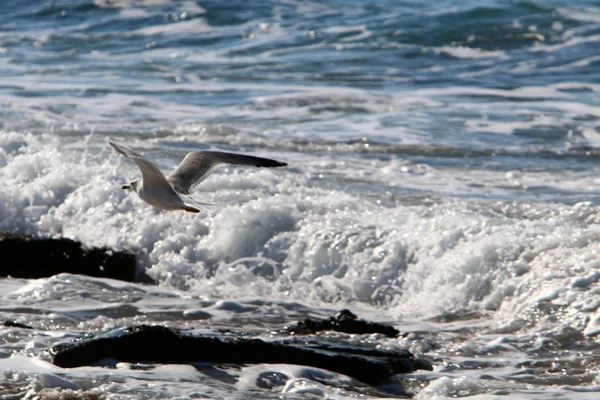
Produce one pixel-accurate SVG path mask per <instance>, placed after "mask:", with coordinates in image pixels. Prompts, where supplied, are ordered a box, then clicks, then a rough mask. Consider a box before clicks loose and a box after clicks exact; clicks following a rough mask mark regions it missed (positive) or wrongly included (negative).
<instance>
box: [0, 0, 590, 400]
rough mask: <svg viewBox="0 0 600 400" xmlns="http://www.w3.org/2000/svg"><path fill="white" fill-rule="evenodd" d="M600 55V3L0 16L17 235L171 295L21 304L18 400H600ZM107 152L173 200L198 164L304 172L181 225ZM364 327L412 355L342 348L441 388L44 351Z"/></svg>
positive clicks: (6, 186)
mask: <svg viewBox="0 0 600 400" xmlns="http://www.w3.org/2000/svg"><path fill="white" fill-rule="evenodd" d="M599 49H600V6H599V5H598V3H597V2H595V1H589V0H577V1H565V0H548V1H511V2H509V1H491V0H490V1H487V0H484V1H473V0H466V1H458V0H445V1H441V2H429V1H418V0H414V1H404V0H403V1H391V0H381V1H367V0H364V1H358V0H350V1H348V0H345V1H339V0H322V1H316V0H307V1H287V0H279V1H275V0H265V1H255V2H246V1H240V0H234V1H228V2H221V1H201V0H194V1H192V0H188V1H175V0H146V1H143V0H70V1H66V0H65V1H62V0H58V1H56V0H53V1H50V0H32V1H20V0H0V182H1V184H2V189H1V190H0V231H2V232H10V233H22V234H32V235H39V236H57V237H67V238H72V239H76V240H79V241H81V242H82V243H84V244H85V245H86V246H107V247H110V248H113V249H116V250H127V251H132V252H135V254H136V256H137V260H138V268H139V270H140V271H145V273H147V274H148V275H149V276H150V277H151V278H153V279H154V280H155V281H156V282H157V285H154V286H152V285H150V286H149V285H142V284H133V283H123V282H118V281H113V280H110V279H98V278H90V277H85V276H80V275H70V274H60V275H56V276H53V277H50V278H45V279H36V280H26V279H11V278H7V279H2V280H0V298H1V299H2V300H1V303H0V316H1V317H2V318H3V319H11V320H16V321H19V322H22V323H25V324H29V325H32V326H33V327H34V328H35V329H34V330H25V329H15V328H5V329H2V330H0V388H1V393H0V396H2V398H5V399H9V398H26V399H55V398H75V399H79V398H80V399H84V398H106V399H154V398H177V399H191V398H253V399H263V398H273V399H275V398H335V399H347V398H359V397H361V398H381V397H395V396H399V394H398V393H401V391H400V390H398V388H399V387H403V388H404V389H405V390H406V391H407V392H409V393H410V394H411V395H412V396H414V397H415V398H417V399H419V400H425V399H449V398H455V397H465V398H469V399H597V398H600V376H599V373H600V361H599V360H600V343H599V342H598V335H600V254H599V249H600V247H599V245H600V178H599V176H600V162H599V161H600V52H599V51H598V50H599ZM108 140H114V141H116V142H118V143H121V144H125V145H128V146H131V147H133V148H135V149H136V150H137V151H139V152H141V153H143V154H144V155H145V156H146V157H147V158H148V159H150V160H151V161H153V162H154V163H155V164H156V165H157V166H158V167H159V168H160V169H161V170H163V171H165V172H166V173H167V172H169V171H171V170H173V169H174V168H175V167H176V166H177V165H178V163H179V162H180V160H181V159H182V157H183V156H184V155H185V154H186V153H187V152H189V151H196V150H221V151H233V152H240V153H245V154H251V155H255V156H261V157H268V158H273V159H276V160H279V161H284V162H287V163H288V164H289V165H288V167H286V168H277V169H256V168H247V167H239V168H238V167H221V168H220V169H218V170H216V171H215V172H214V173H213V175H211V176H210V177H209V179H207V180H206V181H204V182H203V183H201V184H200V185H199V186H198V187H197V188H196V189H195V191H194V192H193V197H194V198H196V199H197V200H198V201H201V202H205V203H211V204H213V206H211V207H209V208H208V209H207V210H203V211H202V212H201V213H200V214H188V213H183V212H165V211H160V210H157V209H154V208H152V207H151V206H149V205H147V204H145V203H143V202H142V201H141V200H140V199H139V198H138V197H137V196H135V195H134V194H132V193H127V192H124V191H123V190H122V189H121V186H122V185H123V184H125V183H128V182H130V181H131V180H133V179H136V178H138V177H139V171H138V169H137V167H136V166H135V164H133V163H132V162H131V161H130V160H128V159H126V158H125V157H123V156H121V155H120V154H117V153H116V152H115V151H114V150H113V149H112V148H111V147H110V146H109V145H108V143H107V141H108ZM0 262H1V263H7V262H11V261H8V260H6V259H4V260H1V261H0ZM343 308H349V309H351V310H352V311H353V312H355V313H356V314H357V315H358V316H359V317H361V318H364V319H368V320H373V321H378V322H383V323H387V324H391V325H393V326H394V327H396V328H397V329H399V330H401V331H402V332H403V335H402V336H401V337H400V338H397V339H387V338H383V337H381V336H379V335H366V336H353V335H345V334H333V333H329V334H324V335H325V336H326V337H327V338H328V339H330V340H338V341H344V342H361V343H371V344H372V345H377V346H379V347H380V348H384V349H390V350H393V349H399V348H407V349H409V350H410V351H412V352H413V353H415V354H416V355H417V356H419V357H424V358H427V359H429V360H431V362H432V363H433V365H434V370H433V371H431V372H429V371H417V372H415V373H413V374H408V375H402V376H397V377H394V379H392V380H391V381H390V382H387V383H385V384H384V385H382V386H381V387H378V388H368V387H365V386H364V385H361V384H359V383H357V382H352V381H351V380H350V379H349V378H348V377H345V376H342V375H338V374H335V373H331V372H328V371H323V370H317V369H314V368H308V367H302V366H293V365H247V366H243V367H239V366H238V367H223V370H222V371H223V372H222V376H221V375H216V376H215V375H214V374H213V375H210V376H209V375H206V374H204V373H202V372H201V370H198V369H196V368H194V367H193V366H190V365H155V366H145V367H143V368H142V367H140V366H136V365H131V364H128V363H118V364H116V367H115V368H103V367H82V368H75V369H62V368H59V367H56V366H54V365H52V364H51V363H49V360H50V357H49V355H48V352H47V350H48V349H49V347H51V346H52V345H53V344H56V343H59V342H64V341H68V340H71V339H73V338H77V337H81V336H83V335H84V334H86V333H87V332H90V331H92V332H93V331H99V330H106V329H111V328H116V327H123V326H129V325H133V324H139V323H150V324H162V325H167V326H173V327H177V328H185V329H192V330H199V331H208V330H213V331H214V330H215V329H218V328H230V329H236V330H246V331H248V332H252V333H253V334H256V335H259V337H261V336H265V335H266V336H268V335H269V332H271V331H275V330H277V329H280V328H281V327H283V326H285V325H288V324H293V323H295V322H296V321H298V320H300V319H303V318H306V317H313V318H326V317H328V316H330V315H332V314H333V313H335V312H337V311H339V310H341V309H343ZM265 374H267V375H269V374H271V375H272V376H277V377H279V378H280V379H275V380H274V381H272V382H271V383H272V384H270V385H267V386H265V385H259V384H258V383H257V382H259V381H260V377H261V376H265ZM61 396H62V397H61ZM69 396H71V397H69Z"/></svg>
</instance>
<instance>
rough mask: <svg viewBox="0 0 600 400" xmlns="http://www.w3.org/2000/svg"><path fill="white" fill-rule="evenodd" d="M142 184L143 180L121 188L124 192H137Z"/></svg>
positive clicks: (137, 180)
mask: <svg viewBox="0 0 600 400" xmlns="http://www.w3.org/2000/svg"><path fill="white" fill-rule="evenodd" d="M140 183H142V181H141V179H136V180H135V181H133V182H131V183H130V184H128V185H123V186H122V187H121V188H122V189H123V190H131V191H134V192H137V191H138V187H139V186H140Z"/></svg>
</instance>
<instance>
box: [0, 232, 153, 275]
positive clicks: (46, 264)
mask: <svg viewBox="0 0 600 400" xmlns="http://www.w3.org/2000/svg"><path fill="white" fill-rule="evenodd" d="M0 259H2V260H4V261H3V262H2V263H1V265H0V276H12V277H14V278H34V279H35V278H46V277H50V276H52V275H56V274H60V273H63V272H66V273H71V274H81V275H88V276H94V277H98V278H112V279H118V280H122V281H127V282H145V283H150V282H151V280H150V278H148V277H147V276H146V275H145V274H143V273H142V274H138V273H137V272H136V262H135V255H134V254H132V253H129V252H125V251H114V250H110V249H107V248H96V247H94V248H84V247H83V246H82V245H81V243H80V242H77V241H75V240H71V239H65V238H41V237H32V236H27V235H16V234H7V233H0Z"/></svg>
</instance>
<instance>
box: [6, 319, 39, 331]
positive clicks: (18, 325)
mask: <svg viewBox="0 0 600 400" xmlns="http://www.w3.org/2000/svg"><path fill="white" fill-rule="evenodd" d="M2 326H4V327H6V328H21V329H33V327H32V326H29V325H27V324H24V323H21V322H18V321H13V320H10V319H7V320H6V321H4V322H3V323H2Z"/></svg>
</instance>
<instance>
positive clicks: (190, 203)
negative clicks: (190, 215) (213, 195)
mask: <svg viewBox="0 0 600 400" xmlns="http://www.w3.org/2000/svg"><path fill="white" fill-rule="evenodd" d="M179 196H181V198H183V199H184V200H185V203H184V206H186V207H189V208H192V209H195V210H197V211H191V210H188V209H187V208H184V210H185V211H188V212H200V210H208V211H210V210H214V209H215V208H217V207H218V206H217V205H216V204H210V203H201V202H199V201H197V200H195V199H193V198H191V197H190V196H186V195H182V194H179Z"/></svg>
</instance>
